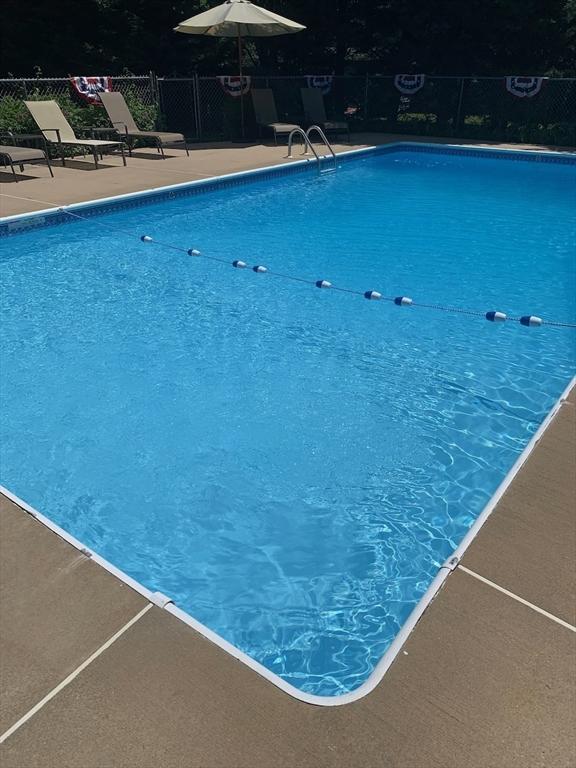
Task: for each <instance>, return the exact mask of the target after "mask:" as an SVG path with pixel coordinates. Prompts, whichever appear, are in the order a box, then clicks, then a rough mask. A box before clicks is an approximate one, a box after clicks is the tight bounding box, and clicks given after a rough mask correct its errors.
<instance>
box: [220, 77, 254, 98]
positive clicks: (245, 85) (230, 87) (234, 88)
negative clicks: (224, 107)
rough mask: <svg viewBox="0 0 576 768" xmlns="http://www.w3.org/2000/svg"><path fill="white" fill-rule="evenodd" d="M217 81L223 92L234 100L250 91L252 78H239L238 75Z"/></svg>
mask: <svg viewBox="0 0 576 768" xmlns="http://www.w3.org/2000/svg"><path fill="white" fill-rule="evenodd" d="M218 80H219V81H220V85H221V86H222V88H223V90H224V92H225V93H226V94H227V95H228V96H233V97H234V98H237V97H238V96H245V95H246V94H247V93H248V91H249V90H250V85H251V82H252V78H251V77H249V76H248V75H245V76H243V77H239V76H238V75H236V76H233V75H232V76H229V75H228V76H223V77H219V78H218Z"/></svg>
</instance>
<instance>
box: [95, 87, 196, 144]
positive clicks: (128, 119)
mask: <svg viewBox="0 0 576 768" xmlns="http://www.w3.org/2000/svg"><path fill="white" fill-rule="evenodd" d="M100 99H101V101H102V104H103V105H104V109H105V110H106V112H108V117H109V118H110V122H111V123H112V125H113V126H114V128H115V129H116V130H117V131H118V133H120V134H121V135H122V136H125V137H126V138H127V139H152V141H154V142H155V143H156V146H157V147H158V149H159V150H160V152H161V153H162V157H163V158H166V155H165V154H164V145H165V144H178V143H184V149H185V150H186V154H187V155H190V153H189V151H188V144H187V143H186V139H185V138H184V135H183V134H182V133H168V132H167V131H141V130H140V129H139V128H138V126H137V125H136V123H135V121H134V118H133V117H132V113H131V112H130V110H129V109H128V104H126V101H125V99H124V96H123V95H122V94H121V93H118V91H109V92H107V93H101V94H100ZM128 150H129V152H130V154H132V147H131V144H130V142H128Z"/></svg>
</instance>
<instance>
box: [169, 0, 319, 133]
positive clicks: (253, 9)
mask: <svg viewBox="0 0 576 768" xmlns="http://www.w3.org/2000/svg"><path fill="white" fill-rule="evenodd" d="M303 29H306V27H304V26H302V24H297V23H296V22H295V21H291V20H290V19H286V18H284V16H278V14H277V13H272V11H267V10H266V9H265V8H260V7H259V6H257V5H254V4H253V3H250V2H249V1H248V0H226V2H225V3H223V5H218V6H216V8H211V9H210V10H209V11H204V13H199V14H198V15H197V16H192V18H191V19H186V21H182V22H181V23H180V24H178V26H177V27H174V31H175V32H184V33H185V34H187V35H212V36H213V37H235V38H236V39H237V40H238V68H239V70H240V84H242V39H243V38H244V37H275V36H276V35H289V34H292V33H294V32H301V31H302V30H303ZM240 111H241V119H242V136H244V96H243V95H241V96H240Z"/></svg>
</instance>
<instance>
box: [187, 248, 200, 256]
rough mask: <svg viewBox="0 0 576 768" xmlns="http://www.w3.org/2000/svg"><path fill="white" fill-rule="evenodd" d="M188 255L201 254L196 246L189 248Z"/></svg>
mask: <svg viewBox="0 0 576 768" xmlns="http://www.w3.org/2000/svg"><path fill="white" fill-rule="evenodd" d="M188 256H200V251H197V250H196V248H188Z"/></svg>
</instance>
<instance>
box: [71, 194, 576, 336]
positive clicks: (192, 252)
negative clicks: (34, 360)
mask: <svg viewBox="0 0 576 768" xmlns="http://www.w3.org/2000/svg"><path fill="white" fill-rule="evenodd" d="M60 210H61V211H62V213H65V214H67V215H68V216H71V217H73V218H75V219H80V220H81V221H87V222H89V221H91V219H90V218H88V217H87V216H82V215H80V214H78V213H74V212H72V211H69V210H67V209H65V208H61V209H60ZM98 225H99V226H101V227H104V228H105V229H109V230H111V231H113V232H119V233H121V234H123V235H126V236H127V237H131V238H133V239H137V240H140V241H141V242H143V243H152V244H153V245H156V246H158V247H160V248H169V249H171V250H173V251H179V252H180V253H186V254H187V255H188V256H194V257H202V258H203V259H208V260H209V261H217V262H219V263H220V264H227V265H228V266H232V267H234V268H236V269H248V270H251V271H252V272H255V273H257V274H267V275H270V276H271V277H277V278H280V279H282V280H291V281H293V282H298V283H305V284H306V285H311V286H314V287H316V288H320V289H322V290H331V291H337V292H338V293H350V294H354V295H356V296H362V297H364V298H365V299H367V300H368V301H387V302H390V303H393V304H395V305H396V306H398V307H419V308H421V309H432V310H437V311H440V312H449V313H454V314H460V315H469V316H471V317H482V318H485V319H486V320H488V321H490V322H492V323H502V322H505V321H509V322H517V323H520V325H523V326H526V327H539V326H543V325H544V326H549V327H552V328H576V323H565V322H560V321H556V320H545V319H543V318H541V317H539V316H538V315H522V316H520V317H514V316H512V317H509V316H508V315H507V314H506V313H505V312H500V311H497V310H489V311H488V312H483V311H480V310H476V309H466V308H463V307H452V306H444V305H442V304H429V303H425V302H420V301H414V299H412V298H411V297H410V296H385V295H383V294H382V293H380V292H379V291H374V290H370V291H359V290H355V289H353V288H344V287H342V286H339V285H334V284H333V283H331V282H330V281H329V280H325V279H321V280H312V279H310V278H306V277H300V276H298V275H290V274H286V273H284V272H276V271H274V270H271V269H269V268H268V267H266V266H265V265H264V264H254V265H250V264H248V263H247V262H245V261H242V260H241V259H235V260H234V261H230V260H229V259H222V258H219V257H218V256H212V255H210V254H206V253H204V252H202V251H199V250H197V249H196V248H184V247H182V246H179V245H174V244H173V243H165V242H163V241H161V240H156V239H155V238H153V237H151V236H150V235H135V234H134V233H133V232H128V231H127V230H125V229H122V228H120V227H115V226H112V225H110V224H104V223H102V222H99V223H98Z"/></svg>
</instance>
